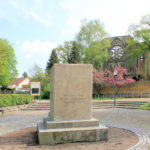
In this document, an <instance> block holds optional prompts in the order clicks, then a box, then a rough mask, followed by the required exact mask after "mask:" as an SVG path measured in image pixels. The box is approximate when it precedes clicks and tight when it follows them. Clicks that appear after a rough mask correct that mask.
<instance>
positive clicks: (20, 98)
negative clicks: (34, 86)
mask: <svg viewBox="0 0 150 150" xmlns="http://www.w3.org/2000/svg"><path fill="white" fill-rule="evenodd" d="M32 100H33V96H30V95H24V94H0V107H7V106H15V105H23V104H29V103H31V102H32Z"/></svg>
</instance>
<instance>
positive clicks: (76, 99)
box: [62, 94, 87, 103]
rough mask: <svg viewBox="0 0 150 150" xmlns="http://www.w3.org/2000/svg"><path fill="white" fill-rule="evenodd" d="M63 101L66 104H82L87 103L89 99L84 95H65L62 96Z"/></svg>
mask: <svg viewBox="0 0 150 150" xmlns="http://www.w3.org/2000/svg"><path fill="white" fill-rule="evenodd" d="M62 100H63V101H64V102H66V103H81V102H84V101H87V98H86V97H85V96H83V95H77V94H65V95H63V96H62Z"/></svg>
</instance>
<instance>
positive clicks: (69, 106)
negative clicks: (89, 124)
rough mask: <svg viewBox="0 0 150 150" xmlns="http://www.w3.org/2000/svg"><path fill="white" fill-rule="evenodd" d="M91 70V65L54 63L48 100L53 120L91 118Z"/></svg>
mask: <svg viewBox="0 0 150 150" xmlns="http://www.w3.org/2000/svg"><path fill="white" fill-rule="evenodd" d="M92 71H93V68H92V65H85V64H55V65H54V67H53V68H52V70H51V102H50V107H51V113H50V117H51V118H52V120H53V121H57V120H59V121H61V120H62V121H64V120H88V119H91V99H92Z"/></svg>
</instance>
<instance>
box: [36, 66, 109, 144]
mask: <svg viewBox="0 0 150 150" xmlns="http://www.w3.org/2000/svg"><path fill="white" fill-rule="evenodd" d="M92 72H93V68H92V65H86V64H55V65H54V66H53V67H52V69H51V82H50V85H51V93H50V95H51V101H50V113H49V116H48V117H46V118H44V119H43V122H40V123H38V138H39V144H41V145H54V144H58V143H68V142H81V141H87V142H88V141H99V140H100V141H104V140H108V128H107V127H105V126H102V125H99V121H98V120H96V119H94V118H92V113H91V100H92Z"/></svg>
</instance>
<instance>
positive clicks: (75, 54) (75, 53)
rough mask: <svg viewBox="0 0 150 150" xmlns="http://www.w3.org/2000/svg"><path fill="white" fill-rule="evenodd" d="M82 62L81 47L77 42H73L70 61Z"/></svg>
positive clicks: (74, 62)
mask: <svg viewBox="0 0 150 150" xmlns="http://www.w3.org/2000/svg"><path fill="white" fill-rule="evenodd" d="M80 62H81V58H80V48H79V45H78V43H77V42H75V41H73V42H72V47H71V53H70V55H69V60H68V63H70V64H77V63H80Z"/></svg>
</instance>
